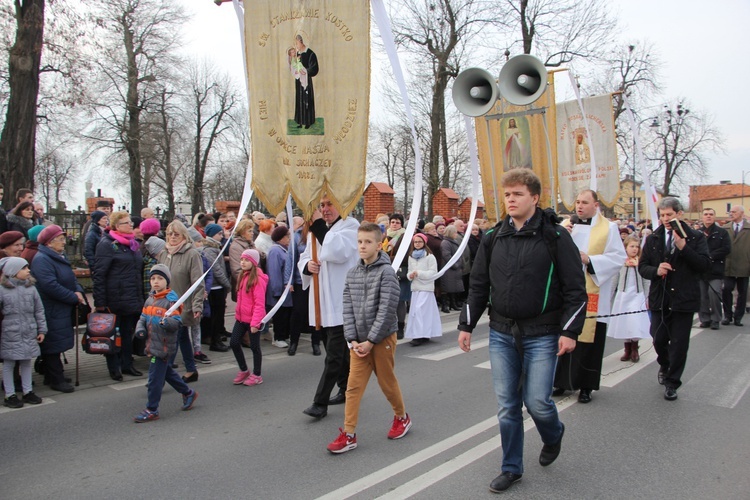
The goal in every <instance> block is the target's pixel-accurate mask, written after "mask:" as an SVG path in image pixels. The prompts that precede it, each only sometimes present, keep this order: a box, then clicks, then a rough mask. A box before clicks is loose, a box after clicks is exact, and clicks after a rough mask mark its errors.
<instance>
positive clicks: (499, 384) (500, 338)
mask: <svg viewBox="0 0 750 500" xmlns="http://www.w3.org/2000/svg"><path fill="white" fill-rule="evenodd" d="M558 339H559V336H558V335H544V336H541V337H523V371H522V370H521V368H522V367H521V356H520V355H519V353H518V351H517V350H516V346H515V343H514V340H513V336H511V335H510V334H506V333H500V332H498V331H495V330H493V329H490V366H491V368H492V383H493V385H494V387H495V395H496V396H497V405H498V412H497V418H498V420H499V421H500V437H501V439H502V446H503V466H502V471H503V472H512V473H514V474H523V439H524V432H523V413H522V410H523V409H522V404H525V405H526V409H527V410H528V412H529V414H531V418H532V419H534V423H535V424H536V428H537V430H538V431H539V434H540V436H541V437H542V442H543V443H545V444H555V443H557V442H559V441H560V438H561V434H562V424H561V423H560V419H559V418H558V415H557V407H556V406H555V403H554V402H553V401H552V382H553V381H554V378H555V367H556V366H557V350H558V347H557V343H558ZM519 384H520V386H519Z"/></svg>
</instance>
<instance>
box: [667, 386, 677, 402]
mask: <svg viewBox="0 0 750 500" xmlns="http://www.w3.org/2000/svg"><path fill="white" fill-rule="evenodd" d="M664 399H666V400H667V401H674V400H675V399H677V389H675V388H674V387H665V388H664Z"/></svg>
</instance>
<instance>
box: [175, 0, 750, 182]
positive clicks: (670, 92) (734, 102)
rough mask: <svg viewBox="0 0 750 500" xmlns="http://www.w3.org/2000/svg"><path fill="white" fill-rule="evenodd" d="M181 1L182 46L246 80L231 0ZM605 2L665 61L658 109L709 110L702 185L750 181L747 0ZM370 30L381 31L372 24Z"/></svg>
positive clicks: (628, 31) (630, 34)
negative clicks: (711, 146) (674, 103)
mask: <svg viewBox="0 0 750 500" xmlns="http://www.w3.org/2000/svg"><path fill="white" fill-rule="evenodd" d="M179 1H181V2H183V3H184V4H185V5H186V7H187V8H188V9H189V10H190V11H192V12H194V13H195V14H196V15H195V18H194V20H193V22H192V24H191V25H190V26H188V28H187V30H186V40H185V41H186V43H185V47H186V50H187V51H189V52H190V53H191V54H195V55H200V54H203V55H205V56H206V57H208V58H210V59H213V60H215V61H216V63H217V64H218V65H219V66H220V67H223V68H225V69H226V70H227V71H228V72H230V74H231V75H232V76H233V77H235V78H236V79H237V80H238V81H241V82H243V83H244V75H243V65H242V53H241V50H242V49H241V44H240V37H239V29H238V27H237V19H236V16H235V13H234V9H233V7H232V4H231V3H227V4H223V5H221V6H220V7H218V6H216V5H215V4H214V3H213V0H179ZM387 3H388V0H386V4H387ZM248 5H249V3H248ZM609 5H611V8H612V9H613V11H614V12H619V16H618V17H619V19H620V26H621V30H622V34H621V36H620V38H621V40H622V42H623V43H630V42H631V41H642V40H647V41H649V42H651V43H652V44H653V45H654V48H655V50H656V52H658V54H659V56H660V58H661V60H662V63H663V66H662V70H661V82H662V89H663V92H662V94H661V96H660V98H657V101H656V103H655V111H656V110H658V109H660V108H661V104H662V102H661V101H663V102H666V101H668V100H672V99H675V98H678V97H682V98H685V99H687V101H688V102H689V103H690V107H691V108H692V109H693V110H702V111H707V112H708V113H709V114H711V115H712V117H713V119H714V120H715V125H716V126H717V127H718V128H719V130H720V131H721V134H722V136H723V138H724V149H725V153H724V154H722V153H719V154H711V155H710V156H709V161H710V168H709V175H708V177H707V178H706V179H704V180H703V182H702V183H703V184H711V183H718V182H719V181H721V180H729V181H731V182H733V183H739V182H740V181H741V178H742V171H743V169H744V170H745V171H746V172H748V175H747V176H746V180H747V182H748V183H750V121H749V120H747V118H746V117H745V116H744V114H745V113H743V111H747V110H748V106H747V105H746V104H745V103H746V102H747V100H748V99H747V97H745V96H743V95H742V94H740V92H741V91H743V90H744V89H745V86H744V84H745V82H749V81H750V65H748V64H747V63H746V62H745V61H744V60H743V58H742V57H741V54H740V47H747V46H748V45H749V44H748V42H749V41H750V37H749V36H748V31H747V30H748V28H747V25H748V23H749V22H750V2H748V0H717V1H716V2H714V3H712V4H711V5H710V6H709V4H708V3H706V2H705V0H700V1H699V0H658V1H655V0H609ZM372 36H373V38H374V37H377V36H379V34H378V33H377V30H375V31H374V32H373V34H372ZM743 55H744V54H743ZM403 69H404V71H405V72H406V71H408V68H406V67H404V68H403ZM373 82H374V83H375V82H377V80H376V79H375V78H373ZM373 98H374V97H373ZM659 99H661V100H659ZM372 108H373V109H372V110H371V120H373V119H375V120H377V115H376V114H377V113H378V112H379V109H378V108H377V107H375V106H373V107H372ZM380 112H382V111H380Z"/></svg>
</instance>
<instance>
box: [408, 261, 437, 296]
mask: <svg viewBox="0 0 750 500" xmlns="http://www.w3.org/2000/svg"><path fill="white" fill-rule="evenodd" d="M437 270H438V268H437V260H436V259H435V256H434V255H432V254H431V253H428V254H426V255H425V256H424V257H422V258H421V259H415V258H414V257H412V256H411V255H410V256H409V269H408V271H407V274H406V276H407V278H408V277H409V276H411V273H413V272H414V271H417V277H416V278H414V279H413V280H412V279H411V278H409V279H410V280H411V291H412V292H417V291H421V292H434V291H435V280H433V279H432V278H433V277H434V276H435V275H436V274H437Z"/></svg>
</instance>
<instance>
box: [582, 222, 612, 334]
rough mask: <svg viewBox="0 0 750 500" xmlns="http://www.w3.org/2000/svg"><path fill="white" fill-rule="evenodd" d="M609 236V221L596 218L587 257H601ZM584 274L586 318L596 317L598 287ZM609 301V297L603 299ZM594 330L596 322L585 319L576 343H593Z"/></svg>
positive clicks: (587, 274) (592, 227)
mask: <svg viewBox="0 0 750 500" xmlns="http://www.w3.org/2000/svg"><path fill="white" fill-rule="evenodd" d="M608 236H609V221H608V220H607V218H606V217H603V216H601V215H600V216H599V217H597V222H596V224H594V225H592V226H591V234H590V235H589V246H588V251H587V252H586V253H587V254H588V255H601V254H603V253H604V249H605V247H606V246H607V237H608ZM585 274H586V293H587V294H588V296H589V303H588V306H586V312H587V316H596V314H597V312H598V311H599V286H597V284H596V283H594V280H592V279H591V276H589V273H585ZM605 299H606V300H609V297H605ZM595 330H596V320H595V319H587V320H586V321H585V322H584V323H583V331H582V332H581V334H580V335H579V336H578V342H584V343H587V344H590V343H592V342H593V341H594V331H595Z"/></svg>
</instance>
